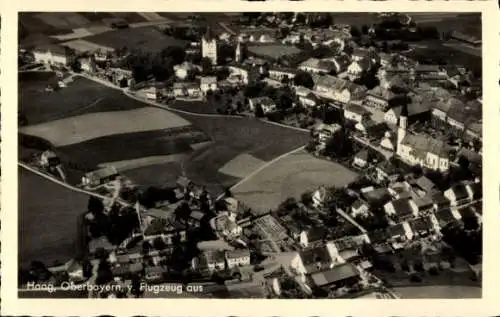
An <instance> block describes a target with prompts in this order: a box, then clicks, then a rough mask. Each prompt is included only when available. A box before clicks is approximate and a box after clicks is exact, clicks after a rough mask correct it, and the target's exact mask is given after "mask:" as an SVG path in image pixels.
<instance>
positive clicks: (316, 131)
mask: <svg viewBox="0 0 500 317" xmlns="http://www.w3.org/2000/svg"><path fill="white" fill-rule="evenodd" d="M340 130H342V127H341V126H340V125H339V124H336V123H332V124H325V123H319V124H317V125H315V126H314V127H313V131H312V132H313V136H315V137H316V138H317V139H318V141H319V143H320V148H324V147H325V145H326V143H327V142H328V141H329V140H330V139H331V138H332V137H333V136H334V135H335V133H337V132H338V131H340Z"/></svg>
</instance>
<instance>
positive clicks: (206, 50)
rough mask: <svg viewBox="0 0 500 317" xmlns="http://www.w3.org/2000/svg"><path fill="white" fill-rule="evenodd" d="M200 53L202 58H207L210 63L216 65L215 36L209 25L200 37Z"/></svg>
mask: <svg viewBox="0 0 500 317" xmlns="http://www.w3.org/2000/svg"><path fill="white" fill-rule="evenodd" d="M201 54H202V57H203V58H205V57H207V58H209V59H210V60H211V61H212V65H217V38H216V37H215V35H214V34H213V33H212V30H211V29H210V27H207V32H206V33H205V35H204V36H203V37H202V38H201Z"/></svg>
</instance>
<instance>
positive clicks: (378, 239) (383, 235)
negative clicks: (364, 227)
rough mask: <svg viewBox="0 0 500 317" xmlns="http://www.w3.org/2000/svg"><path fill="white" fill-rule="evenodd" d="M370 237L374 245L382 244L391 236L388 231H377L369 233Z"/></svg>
mask: <svg viewBox="0 0 500 317" xmlns="http://www.w3.org/2000/svg"><path fill="white" fill-rule="evenodd" d="M368 237H369V238H370V241H371V242H372V243H382V242H386V241H387V239H388V238H389V235H388V232H387V231H386V230H377V231H372V232H370V233H368Z"/></svg>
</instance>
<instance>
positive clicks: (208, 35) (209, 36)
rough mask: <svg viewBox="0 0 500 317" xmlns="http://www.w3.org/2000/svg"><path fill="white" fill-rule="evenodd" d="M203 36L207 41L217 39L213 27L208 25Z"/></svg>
mask: <svg viewBox="0 0 500 317" xmlns="http://www.w3.org/2000/svg"><path fill="white" fill-rule="evenodd" d="M203 38H204V39H205V41H207V42H211V41H213V40H215V35H214V33H213V32H212V28H210V26H207V31H206V32H205V35H204V37H203Z"/></svg>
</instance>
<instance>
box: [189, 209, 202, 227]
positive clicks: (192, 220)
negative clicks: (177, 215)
mask: <svg viewBox="0 0 500 317" xmlns="http://www.w3.org/2000/svg"><path fill="white" fill-rule="evenodd" d="M204 216H205V214H204V213H202V212H201V211H199V210H193V211H192V212H191V214H189V219H188V224H189V225H190V226H191V227H198V226H200V224H201V220H202V219H203V217H204Z"/></svg>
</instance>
